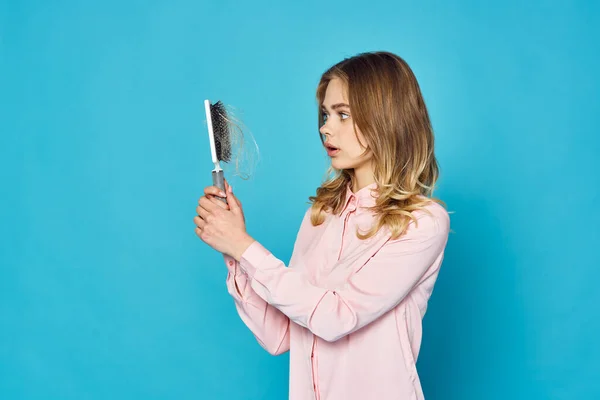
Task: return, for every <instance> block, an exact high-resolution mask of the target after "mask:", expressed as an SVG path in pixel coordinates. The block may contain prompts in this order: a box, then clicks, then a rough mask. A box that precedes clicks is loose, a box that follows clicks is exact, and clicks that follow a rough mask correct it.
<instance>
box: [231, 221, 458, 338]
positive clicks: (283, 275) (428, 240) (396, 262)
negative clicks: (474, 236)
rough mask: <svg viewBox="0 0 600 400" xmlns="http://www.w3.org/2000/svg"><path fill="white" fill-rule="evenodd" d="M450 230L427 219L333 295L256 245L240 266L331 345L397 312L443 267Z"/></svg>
mask: <svg viewBox="0 0 600 400" xmlns="http://www.w3.org/2000/svg"><path fill="white" fill-rule="evenodd" d="M449 225H450V221H449V218H448V214H447V213H446V212H445V210H444V214H443V216H439V215H438V216H429V215H428V214H424V215H423V217H421V218H419V220H418V225H415V224H414V223H412V222H411V225H409V229H408V231H407V233H406V234H405V235H403V236H402V237H400V238H398V239H394V240H388V242H387V243H386V244H384V245H383V247H382V248H381V249H380V250H379V251H378V252H377V253H376V254H375V255H374V256H373V257H371V259H370V260H369V261H368V262H367V263H366V264H365V265H363V266H357V269H358V271H357V272H355V273H354V274H353V275H351V277H350V278H349V280H348V281H347V282H346V283H345V284H344V285H343V286H342V287H340V288H338V289H335V290H332V289H326V288H322V287H319V286H315V285H314V284H312V283H311V282H309V280H308V279H307V278H306V276H305V275H304V273H303V272H302V271H299V270H295V269H293V268H286V267H285V265H284V264H283V262H281V261H280V260H278V259H277V258H275V257H274V256H273V255H272V254H271V253H270V252H269V251H268V250H267V249H265V248H264V247H263V246H262V245H261V244H260V243H259V242H256V241H255V242H254V243H252V245H250V247H249V248H248V249H247V250H246V251H245V252H244V254H243V255H242V257H241V260H240V264H239V266H240V268H241V269H242V270H243V271H244V272H246V274H247V276H248V280H249V282H250V286H251V287H252V288H253V289H254V292H255V293H256V294H257V295H258V296H260V297H261V298H262V299H263V300H265V301H266V302H267V303H269V304H271V305H273V306H275V307H276V308H277V309H279V310H280V311H281V312H282V313H283V314H285V315H287V316H288V317H289V318H290V320H292V321H294V322H295V323H297V324H299V325H301V326H303V327H305V328H307V329H309V330H310V331H311V332H312V333H313V334H314V335H316V336H318V337H320V338H322V339H324V340H326V341H329V342H333V341H336V340H338V339H340V338H342V337H344V336H346V335H348V334H350V333H352V332H354V331H356V330H358V329H360V328H362V327H363V326H365V325H367V324H369V323H371V322H372V321H374V320H376V319H377V318H379V317H380V316H381V315H383V314H384V313H386V312H387V311H389V310H391V309H392V308H394V307H395V306H396V305H398V304H399V303H400V302H401V301H402V300H403V299H404V297H405V296H406V295H407V294H409V293H410V292H411V290H412V289H413V288H414V287H415V286H416V285H417V284H418V283H419V281H420V280H421V278H423V276H424V275H425V274H426V272H427V271H428V270H429V269H430V268H431V266H432V265H434V264H435V262H436V261H439V262H441V259H442V258H443V253H444V248H445V246H446V242H447V240H448V232H449ZM417 226H418V227H417ZM301 229H302V228H301ZM359 267H360V268H359Z"/></svg>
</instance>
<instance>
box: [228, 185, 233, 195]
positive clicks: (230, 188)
mask: <svg viewBox="0 0 600 400" xmlns="http://www.w3.org/2000/svg"><path fill="white" fill-rule="evenodd" d="M229 193H233V186H231V185H229Z"/></svg>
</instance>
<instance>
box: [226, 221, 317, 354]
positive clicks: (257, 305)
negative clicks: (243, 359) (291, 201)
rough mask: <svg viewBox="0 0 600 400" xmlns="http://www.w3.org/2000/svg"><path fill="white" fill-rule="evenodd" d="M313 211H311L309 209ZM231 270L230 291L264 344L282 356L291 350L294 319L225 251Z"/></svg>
mask: <svg viewBox="0 0 600 400" xmlns="http://www.w3.org/2000/svg"><path fill="white" fill-rule="evenodd" d="M309 211H310V210H309ZM309 211H306V212H305V214H304V218H303V220H302V223H301V224H300V229H299V230H298V234H297V236H296V241H295V243H294V249H293V252H292V257H291V259H290V265H293V264H294V260H295V258H296V257H297V256H298V254H299V253H300V252H301V250H302V248H301V245H302V243H303V242H304V236H305V235H306V224H307V223H309V224H310V221H309V218H310V213H309ZM224 258H225V264H226V266H227V269H228V271H229V272H228V274H227V290H228V292H229V294H230V295H231V297H233V300H234V302H235V307H236V309H237V312H238V314H239V316H240V318H241V319H242V321H243V322H244V324H246V326H247V327H248V329H250V331H252V333H253V334H254V336H255V337H256V339H257V341H258V342H259V343H260V345H261V346H262V347H263V348H264V349H265V350H267V351H268V352H269V353H270V354H273V355H279V354H282V353H285V352H286V351H288V350H289V349H290V319H289V318H288V317H287V316H286V315H285V314H284V313H282V312H281V311H280V310H278V309H277V308H275V307H273V306H272V305H270V304H269V303H267V302H266V301H265V300H264V299H263V298H262V297H260V296H259V295H258V294H257V293H256V291H255V290H254V289H253V288H252V286H251V285H250V279H249V277H248V275H247V274H246V273H245V272H244V271H243V270H242V269H241V268H240V263H239V261H236V260H235V259H234V258H233V257H231V256H229V255H226V254H224Z"/></svg>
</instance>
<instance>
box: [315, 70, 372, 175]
mask: <svg viewBox="0 0 600 400" xmlns="http://www.w3.org/2000/svg"><path fill="white" fill-rule="evenodd" d="M321 109H322V110H323V119H324V124H323V126H322V127H321V128H320V129H319V131H320V132H321V134H322V135H323V136H324V138H325V146H326V150H327V154H328V155H329V156H330V157H331V165H332V167H334V168H336V169H354V170H355V172H357V171H356V170H358V169H363V168H365V167H367V166H369V167H370V163H369V161H370V160H371V158H372V156H373V154H372V152H371V151H369V152H368V153H367V154H365V155H364V156H362V157H361V154H362V153H363V151H364V150H365V146H366V141H365V139H364V137H363V135H362V133H361V132H360V130H358V129H356V130H355V129H354V124H353V122H352V110H350V106H349V105H348V100H347V90H346V87H345V84H344V82H343V81H342V80H340V79H339V78H334V79H332V80H331V81H330V82H329V84H328V85H327V90H326V92H325V98H324V99H323V104H321ZM329 146H331V147H332V148H335V149H336V150H334V149H330V148H328V147H329Z"/></svg>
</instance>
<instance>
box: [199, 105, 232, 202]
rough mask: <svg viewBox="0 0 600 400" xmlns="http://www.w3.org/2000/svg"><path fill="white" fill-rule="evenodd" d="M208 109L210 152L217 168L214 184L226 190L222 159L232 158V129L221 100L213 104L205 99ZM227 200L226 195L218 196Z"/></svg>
mask: <svg viewBox="0 0 600 400" xmlns="http://www.w3.org/2000/svg"><path fill="white" fill-rule="evenodd" d="M204 108H205V111H206V124H207V125H208V138H209V139H210V153H211V156H212V162H213V164H214V165H215V169H213V170H212V180H213V185H214V186H216V187H218V188H219V189H221V190H222V191H223V192H224V191H225V177H224V173H223V169H222V168H221V163H220V162H221V161H223V162H225V163H226V162H229V161H230V160H231V130H230V121H229V118H228V116H227V110H226V109H225V106H224V105H223V103H222V102H221V101H217V102H216V103H215V104H211V102H210V101H209V100H204ZM217 198H218V199H219V200H222V201H224V202H227V199H226V198H224V197H217Z"/></svg>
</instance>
